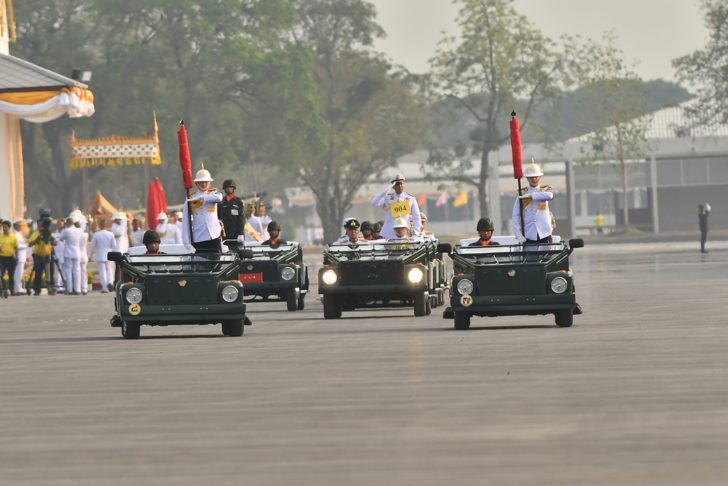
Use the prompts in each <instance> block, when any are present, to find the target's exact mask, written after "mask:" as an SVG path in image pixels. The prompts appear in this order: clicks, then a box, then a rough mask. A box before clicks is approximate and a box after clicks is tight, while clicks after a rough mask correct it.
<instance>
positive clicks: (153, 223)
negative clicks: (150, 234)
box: [147, 179, 167, 229]
mask: <svg viewBox="0 0 728 486" xmlns="http://www.w3.org/2000/svg"><path fill="white" fill-rule="evenodd" d="M162 212H165V213H166V212H167V196H166V195H165V194H164V188H163V187H162V183H161V182H160V180H159V179H154V180H153V181H152V182H150V183H149V188H148V189H147V225H148V226H149V229H155V228H156V227H157V224H158V221H157V216H159V213H162Z"/></svg>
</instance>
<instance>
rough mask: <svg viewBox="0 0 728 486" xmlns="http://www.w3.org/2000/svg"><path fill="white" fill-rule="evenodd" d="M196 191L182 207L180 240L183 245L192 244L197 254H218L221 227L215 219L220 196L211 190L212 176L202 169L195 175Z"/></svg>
mask: <svg viewBox="0 0 728 486" xmlns="http://www.w3.org/2000/svg"><path fill="white" fill-rule="evenodd" d="M194 182H195V186H196V187H197V191H195V193H194V194H192V195H191V196H190V198H189V199H188V200H187V204H185V205H184V210H183V213H184V216H183V218H182V224H183V225H184V229H183V230H182V238H183V240H184V243H185V244H192V246H194V247H195V250H196V251H197V253H220V252H221V251H222V246H221V244H222V242H221V241H220V234H221V233H222V225H221V224H220V220H219V219H218V218H217V203H219V202H222V194H221V193H220V192H219V191H217V190H216V189H212V188H211V187H210V186H211V183H212V176H211V175H210V172H209V171H207V170H205V169H204V168H202V169H200V170H198V171H197V174H195V179H194ZM190 209H191V210H192V241H190V227H189V224H190V218H189V214H190V213H189V212H188V211H190Z"/></svg>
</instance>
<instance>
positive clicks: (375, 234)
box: [372, 221, 384, 240]
mask: <svg viewBox="0 0 728 486" xmlns="http://www.w3.org/2000/svg"><path fill="white" fill-rule="evenodd" d="M382 226H384V221H377V222H376V223H374V224H373V225H372V239H373V240H380V239H382V235H381V234H379V233H380V232H381V231H382Z"/></svg>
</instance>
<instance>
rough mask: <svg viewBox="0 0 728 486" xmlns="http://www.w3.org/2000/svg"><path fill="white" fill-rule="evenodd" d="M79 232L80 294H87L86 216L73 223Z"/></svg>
mask: <svg viewBox="0 0 728 486" xmlns="http://www.w3.org/2000/svg"><path fill="white" fill-rule="evenodd" d="M74 226H76V228H79V229H80V230H81V241H80V242H79V258H78V263H79V266H80V267H81V294H83V295H86V294H88V233H87V232H86V216H83V215H81V217H80V220H78V221H76V223H74Z"/></svg>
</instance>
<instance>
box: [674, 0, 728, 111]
mask: <svg viewBox="0 0 728 486" xmlns="http://www.w3.org/2000/svg"><path fill="white" fill-rule="evenodd" d="M702 8H703V11H704V12H705V26H706V28H707V29H708V33H709V36H710V38H709V40H708V43H707V44H706V46H705V48H704V49H702V50H699V51H696V52H693V53H692V54H688V55H687V56H683V57H680V58H678V59H675V60H673V63H672V64H673V66H674V67H675V68H676V70H677V76H678V79H679V80H680V81H682V82H684V83H686V84H688V85H689V86H695V87H697V90H698V102H697V104H696V105H695V106H694V107H692V108H691V110H690V112H691V115H693V117H694V119H695V120H697V122H698V123H703V124H709V123H725V122H728V29H726V25H728V4H726V2H725V1H724V0H702Z"/></svg>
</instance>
